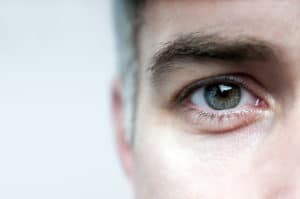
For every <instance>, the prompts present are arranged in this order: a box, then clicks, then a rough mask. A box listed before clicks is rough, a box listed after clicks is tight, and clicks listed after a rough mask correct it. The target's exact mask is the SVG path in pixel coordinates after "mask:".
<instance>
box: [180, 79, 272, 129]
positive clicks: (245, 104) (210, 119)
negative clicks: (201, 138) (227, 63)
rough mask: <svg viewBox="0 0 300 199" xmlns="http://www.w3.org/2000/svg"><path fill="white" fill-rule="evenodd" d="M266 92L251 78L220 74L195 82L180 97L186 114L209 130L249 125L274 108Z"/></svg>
mask: <svg viewBox="0 0 300 199" xmlns="http://www.w3.org/2000/svg"><path fill="white" fill-rule="evenodd" d="M265 93H266V91H265V90H264V89H262V88H261V86H260V85H259V84H258V83H256V81H255V80H253V79H252V78H250V77H245V76H220V77H213V78H207V79H205V80H200V81H198V82H195V83H192V84H191V85H190V86H188V87H187V88H185V89H184V90H183V91H182V92H181V93H180V96H179V100H180V101H181V104H182V106H184V117H186V118H187V120H188V121H189V122H191V123H192V124H193V125H196V126H198V127H199V128H200V129H201V130H204V131H207V132H225V131H226V132H227V131H233V130H236V129H239V128H241V127H245V126H248V125H250V124H252V123H254V122H255V121H258V120H259V119H262V118H263V116H264V115H266V113H267V112H268V111H269V110H270V107H269V103H268V97H266V96H267V94H265Z"/></svg>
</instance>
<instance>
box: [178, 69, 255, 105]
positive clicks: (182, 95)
mask: <svg viewBox="0 0 300 199" xmlns="http://www.w3.org/2000/svg"><path fill="white" fill-rule="evenodd" d="M242 76H245V75H241V74H240V75H237V74H235V75H222V76H215V77H209V78H205V79H202V80H196V81H194V82H192V83H190V84H189V85H188V86H186V87H184V88H183V89H181V90H180V91H179V92H178V93H177V94H175V97H173V99H174V100H173V104H175V105H177V104H180V103H182V102H183V101H184V100H185V99H186V98H188V97H189V96H190V95H191V94H192V93H193V92H194V91H196V90H197V89H200V88H203V87H205V86H208V85H210V84H218V83H233V84H238V85H239V86H242V87H243V88H245V89H248V90H250V91H252V90H251V89H250V88H249V86H248V85H247V83H246V81H244V80H243V78H242Z"/></svg>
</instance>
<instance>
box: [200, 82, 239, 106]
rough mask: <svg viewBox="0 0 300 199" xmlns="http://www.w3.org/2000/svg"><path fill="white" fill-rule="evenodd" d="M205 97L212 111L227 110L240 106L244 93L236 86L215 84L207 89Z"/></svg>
mask: <svg viewBox="0 0 300 199" xmlns="http://www.w3.org/2000/svg"><path fill="white" fill-rule="evenodd" d="M204 97H205V100H206V103H207V104H208V105H209V106H210V107H211V108H212V109H215V110H227V109H232V108H235V107H237V106H238V105H239V103H240V102H241V97H242V92H241V88H240V87H239V86H237V85H234V84H230V83H222V84H213V85H210V86H207V87H206V88H205V90H204Z"/></svg>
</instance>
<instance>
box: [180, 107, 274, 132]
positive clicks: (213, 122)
mask: <svg viewBox="0 0 300 199" xmlns="http://www.w3.org/2000/svg"><path fill="white" fill-rule="evenodd" d="M183 114H184V118H185V120H187V123H189V124H191V125H192V126H193V128H194V129H196V133H198V132H204V133H225V132H230V131H234V130H237V129H240V128H243V127H246V126H248V125H251V124H252V123H255V122H257V121H258V120H262V119H263V118H266V117H268V116H270V114H271V113H270V111H269V110H267V109H259V108H255V107H251V106H249V107H247V108H245V109H243V110H240V111H227V112H221V113H209V112H203V111H199V110H195V109H194V108H191V107H189V108H187V109H186V110H184V113H183Z"/></svg>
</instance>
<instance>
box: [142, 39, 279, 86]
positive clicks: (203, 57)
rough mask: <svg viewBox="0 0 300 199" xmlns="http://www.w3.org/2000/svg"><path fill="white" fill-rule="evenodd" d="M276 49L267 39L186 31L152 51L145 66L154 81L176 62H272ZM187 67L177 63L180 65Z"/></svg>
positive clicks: (174, 67) (166, 72) (169, 69)
mask: <svg viewBox="0 0 300 199" xmlns="http://www.w3.org/2000/svg"><path fill="white" fill-rule="evenodd" d="M276 60H278V57H277V56H276V48H275V47H274V46H273V45H271V44H270V43H269V42H266V41H264V40H258V39H255V38H251V37H246V36H238V37H236V38H231V39H229V38H225V37H221V36H219V35H218V34H206V35H203V34H202V35H201V34H199V33H190V34H186V35H182V36H179V37H178V38H176V39H175V40H173V41H170V42H167V43H165V44H163V45H162V47H161V48H160V49H159V50H158V51H157V52H156V53H155V55H154V56H153V58H152V64H151V65H150V67H149V68H148V70H149V71H150V72H151V75H152V79H153V81H154V82H155V81H156V80H158V79H161V77H163V76H164V75H165V74H168V73H170V72H172V71H174V70H177V69H178V66H175V64H176V63H182V62H186V61H189V62H191V61H198V62H199V61H222V62H231V63H241V62H250V61H261V62H274V61H276ZM182 67H188V65H185V64H181V65H180V68H182Z"/></svg>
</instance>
